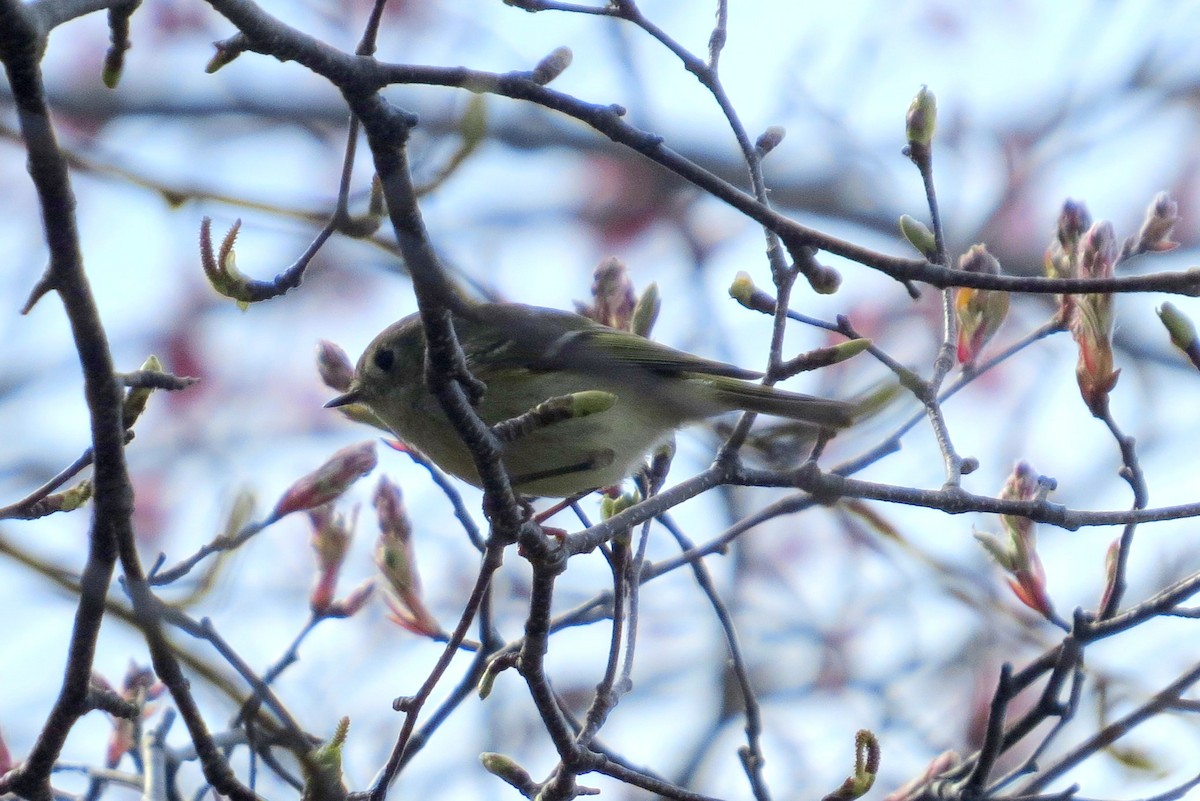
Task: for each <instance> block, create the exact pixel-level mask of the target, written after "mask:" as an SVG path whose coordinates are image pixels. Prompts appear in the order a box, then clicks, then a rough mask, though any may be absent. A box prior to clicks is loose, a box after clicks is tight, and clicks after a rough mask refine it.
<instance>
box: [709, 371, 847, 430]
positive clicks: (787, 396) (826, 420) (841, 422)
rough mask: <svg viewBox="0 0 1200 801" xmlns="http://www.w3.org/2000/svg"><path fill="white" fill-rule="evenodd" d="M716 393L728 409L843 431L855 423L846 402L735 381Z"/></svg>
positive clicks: (723, 386) (722, 386)
mask: <svg viewBox="0 0 1200 801" xmlns="http://www.w3.org/2000/svg"><path fill="white" fill-rule="evenodd" d="M718 394H719V396H720V397H721V399H722V400H724V401H726V402H727V403H728V404H729V406H731V407H734V408H738V409H743V410H745V411H747V412H760V413H762V414H771V415H775V416H776V417H786V418H788V419H790V420H800V421H802V422H805V423H813V424H815V425H819V426H823V427H825V428H846V427H847V426H849V425H851V424H852V423H853V422H854V411H855V406H854V404H851V403H846V402H845V401H839V400H831V399H829V398H817V397H814V396H812V395H801V394H800V393H798V392H787V391H786V390H782V389H775V388H774V387H764V386H762V385H761V384H751V383H749V382H744V381H738V382H736V383H734V382H730V383H728V384H725V383H722V385H721V386H720V388H719V389H718Z"/></svg>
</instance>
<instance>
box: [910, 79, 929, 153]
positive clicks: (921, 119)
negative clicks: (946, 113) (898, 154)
mask: <svg viewBox="0 0 1200 801" xmlns="http://www.w3.org/2000/svg"><path fill="white" fill-rule="evenodd" d="M936 129H937V98H936V97H934V95H933V92H931V91H929V87H928V86H922V87H921V89H920V91H918V92H917V95H916V97H914V98H913V99H912V103H910V104H909V106H908V114H907V115H906V116H905V118H904V132H905V135H906V136H907V137H908V144H909V146H910V147H923V148H928V147H929V146H930V145H931V144H933V134H934V132H935V130H936Z"/></svg>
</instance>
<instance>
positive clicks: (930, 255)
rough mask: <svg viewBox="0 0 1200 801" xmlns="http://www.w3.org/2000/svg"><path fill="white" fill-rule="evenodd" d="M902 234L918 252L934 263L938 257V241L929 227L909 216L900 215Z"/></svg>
mask: <svg viewBox="0 0 1200 801" xmlns="http://www.w3.org/2000/svg"><path fill="white" fill-rule="evenodd" d="M900 233H902V234H903V235H904V238H905V239H907V240H908V243H909V244H910V245H912V246H913V247H914V248H916V249H917V252H918V253H920V254H921V255H922V256H924V257H925V258H926V259H929V260H930V261H932V260H933V259H934V257H936V256H937V239H936V238H935V237H934V235H933V231H931V230H929V226H927V225H925V223H923V222H921V221H920V220H918V219H916V218H915V217H909V216H908V215H907V214H901V215H900Z"/></svg>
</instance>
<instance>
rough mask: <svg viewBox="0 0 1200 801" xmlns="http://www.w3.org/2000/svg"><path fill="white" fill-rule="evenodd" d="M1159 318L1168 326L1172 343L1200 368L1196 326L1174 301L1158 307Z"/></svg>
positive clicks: (1199, 344) (1199, 348) (1199, 350)
mask: <svg viewBox="0 0 1200 801" xmlns="http://www.w3.org/2000/svg"><path fill="white" fill-rule="evenodd" d="M1158 319H1160V320H1162V324H1163V325H1164V326H1166V328H1167V333H1168V334H1170V336H1171V344H1172V345H1174V346H1175V347H1177V348H1179V349H1180V350H1181V351H1183V352H1184V354H1185V355H1186V356H1187V357H1188V359H1190V360H1191V362H1192V364H1194V365H1195V366H1196V367H1197V368H1198V369H1200V341H1197V339H1196V326H1195V325H1194V324H1193V323H1192V321H1191V320H1190V319H1189V318H1188V317H1187V316H1186V315H1185V314H1184V313H1183V312H1181V311H1179V309H1177V308H1176V307H1175V304H1174V303H1171V302H1170V301H1166V302H1165V303H1163V305H1161V306H1159V307H1158Z"/></svg>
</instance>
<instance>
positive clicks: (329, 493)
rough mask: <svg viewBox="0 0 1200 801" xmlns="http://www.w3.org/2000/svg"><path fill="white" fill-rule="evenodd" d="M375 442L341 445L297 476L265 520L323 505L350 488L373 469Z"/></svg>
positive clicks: (276, 518) (269, 521)
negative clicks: (315, 465) (304, 474)
mask: <svg viewBox="0 0 1200 801" xmlns="http://www.w3.org/2000/svg"><path fill="white" fill-rule="evenodd" d="M375 463H376V459H375V443H374V442H370V441H367V442H360V443H358V444H357V445H349V446H347V447H345V448H342V449H341V450H340V451H338V452H337V453H335V454H334V455H333V456H332V457H330V458H329V461H327V462H325V464H323V465H321V466H320V467H318V468H317V469H316V470H314V471H313V472H311V473H309V474H308V475H306V476H304V477H303V478H300V479H297V480H296V482H295V483H293V484H292V486H290V487H288V490H287V492H285V493H284V494H283V497H281V498H280V499H279V502H278V503H277V504H275V509H274V510H273V511H272V512H271V514H270V515H269V516H268V517H267V520H266V522H267V523H268V524H269V523H273V522H275V521H276V520H278V519H279V518H281V517H283V516H284V515H288V514H291V513H292V512H299V511H303V510H305V509H313V508H315V507H317V506H323V505H324V504H327V503H329V502H330V501H332V500H334V499H335V498H337V497H338V496H339V495H341V494H342V493H343V492H345V491H346V490H347V489H349V488H350V485H351V484H353V483H354V482H355V481H358V480H359V479H360V478H362V477H363V476H365V475H366V474H367V473H370V472H371V471H372V470H374V469H375Z"/></svg>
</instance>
